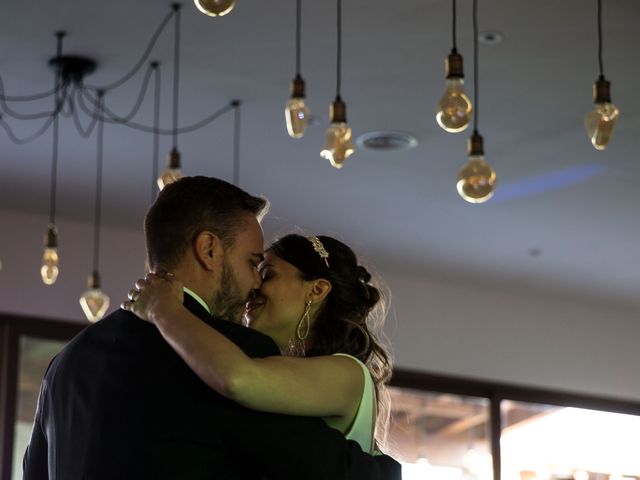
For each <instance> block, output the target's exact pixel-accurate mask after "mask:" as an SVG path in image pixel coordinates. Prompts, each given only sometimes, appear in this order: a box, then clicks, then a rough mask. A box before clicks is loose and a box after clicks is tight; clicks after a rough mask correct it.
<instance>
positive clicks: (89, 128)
mask: <svg viewBox="0 0 640 480" xmlns="http://www.w3.org/2000/svg"><path fill="white" fill-rule="evenodd" d="M79 95H80V90H79V89H75V90H74V92H73V95H72V96H71V97H70V98H69V103H70V104H71V105H74V100H73V98H74V96H75V97H77V96H79ZM94 112H95V113H98V115H92V116H91V117H90V118H91V120H90V122H89V125H88V126H87V128H86V129H85V128H84V127H83V126H82V123H81V122H80V116H79V115H78V109H77V108H75V107H74V108H73V123H74V125H75V127H76V130H77V131H78V133H79V134H80V136H81V137H82V138H89V136H90V135H91V133H92V132H93V129H94V128H95V126H96V124H97V122H98V117H99V112H98V110H97V109H96V110H95V111H94Z"/></svg>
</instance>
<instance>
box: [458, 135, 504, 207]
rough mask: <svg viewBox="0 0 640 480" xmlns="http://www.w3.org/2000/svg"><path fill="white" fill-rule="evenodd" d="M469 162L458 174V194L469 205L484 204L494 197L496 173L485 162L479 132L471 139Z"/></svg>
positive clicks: (469, 143)
mask: <svg viewBox="0 0 640 480" xmlns="http://www.w3.org/2000/svg"><path fill="white" fill-rule="evenodd" d="M468 151H469V161H468V162H467V163H466V164H465V165H464V166H463V167H462V168H461V169H460V172H459V173H458V183H457V185H456V186H457V188H458V193H459V194H460V196H461V197H462V198H463V199H465V200H466V201H467V202H469V203H484V202H486V201H487V200H489V199H490V198H491V197H492V196H493V191H494V189H495V186H496V172H494V171H493V170H492V169H491V167H490V166H489V165H488V164H487V162H485V161H484V146H483V140H482V136H481V135H479V134H478V133H477V132H475V131H474V132H473V135H471V137H470V138H469V142H468Z"/></svg>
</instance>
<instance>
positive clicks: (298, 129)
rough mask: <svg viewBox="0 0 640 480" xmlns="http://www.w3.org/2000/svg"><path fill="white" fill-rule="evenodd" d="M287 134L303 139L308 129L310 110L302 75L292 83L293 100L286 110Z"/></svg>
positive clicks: (291, 99)
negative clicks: (306, 101) (306, 103)
mask: <svg viewBox="0 0 640 480" xmlns="http://www.w3.org/2000/svg"><path fill="white" fill-rule="evenodd" d="M284 114H285V118H286V121H287V132H288V133H289V136H290V137H292V138H301V137H302V136H303V135H304V130H305V128H306V127H307V120H308V119H309V109H308V108H307V106H306V105H305V104H304V80H303V79H302V77H301V76H300V75H296V77H295V78H294V79H293V80H292V81H291V98H289V101H288V102H287V106H286V108H285V110H284Z"/></svg>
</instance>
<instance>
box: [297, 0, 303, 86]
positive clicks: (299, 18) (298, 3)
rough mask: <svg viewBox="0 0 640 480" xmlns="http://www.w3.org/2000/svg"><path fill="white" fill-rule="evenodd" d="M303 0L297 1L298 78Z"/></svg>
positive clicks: (298, 74)
mask: <svg viewBox="0 0 640 480" xmlns="http://www.w3.org/2000/svg"><path fill="white" fill-rule="evenodd" d="M301 3H302V0H296V77H298V76H300V43H301V42H300V30H301V25H302V13H301V10H302V5H301Z"/></svg>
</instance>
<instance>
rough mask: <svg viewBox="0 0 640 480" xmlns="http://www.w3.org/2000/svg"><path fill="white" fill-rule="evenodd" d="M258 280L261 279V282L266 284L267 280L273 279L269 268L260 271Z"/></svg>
mask: <svg viewBox="0 0 640 480" xmlns="http://www.w3.org/2000/svg"><path fill="white" fill-rule="evenodd" d="M260 278H262V281H263V282H266V281H267V280H269V279H271V278H273V272H272V271H271V269H270V268H263V269H262V270H260Z"/></svg>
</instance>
